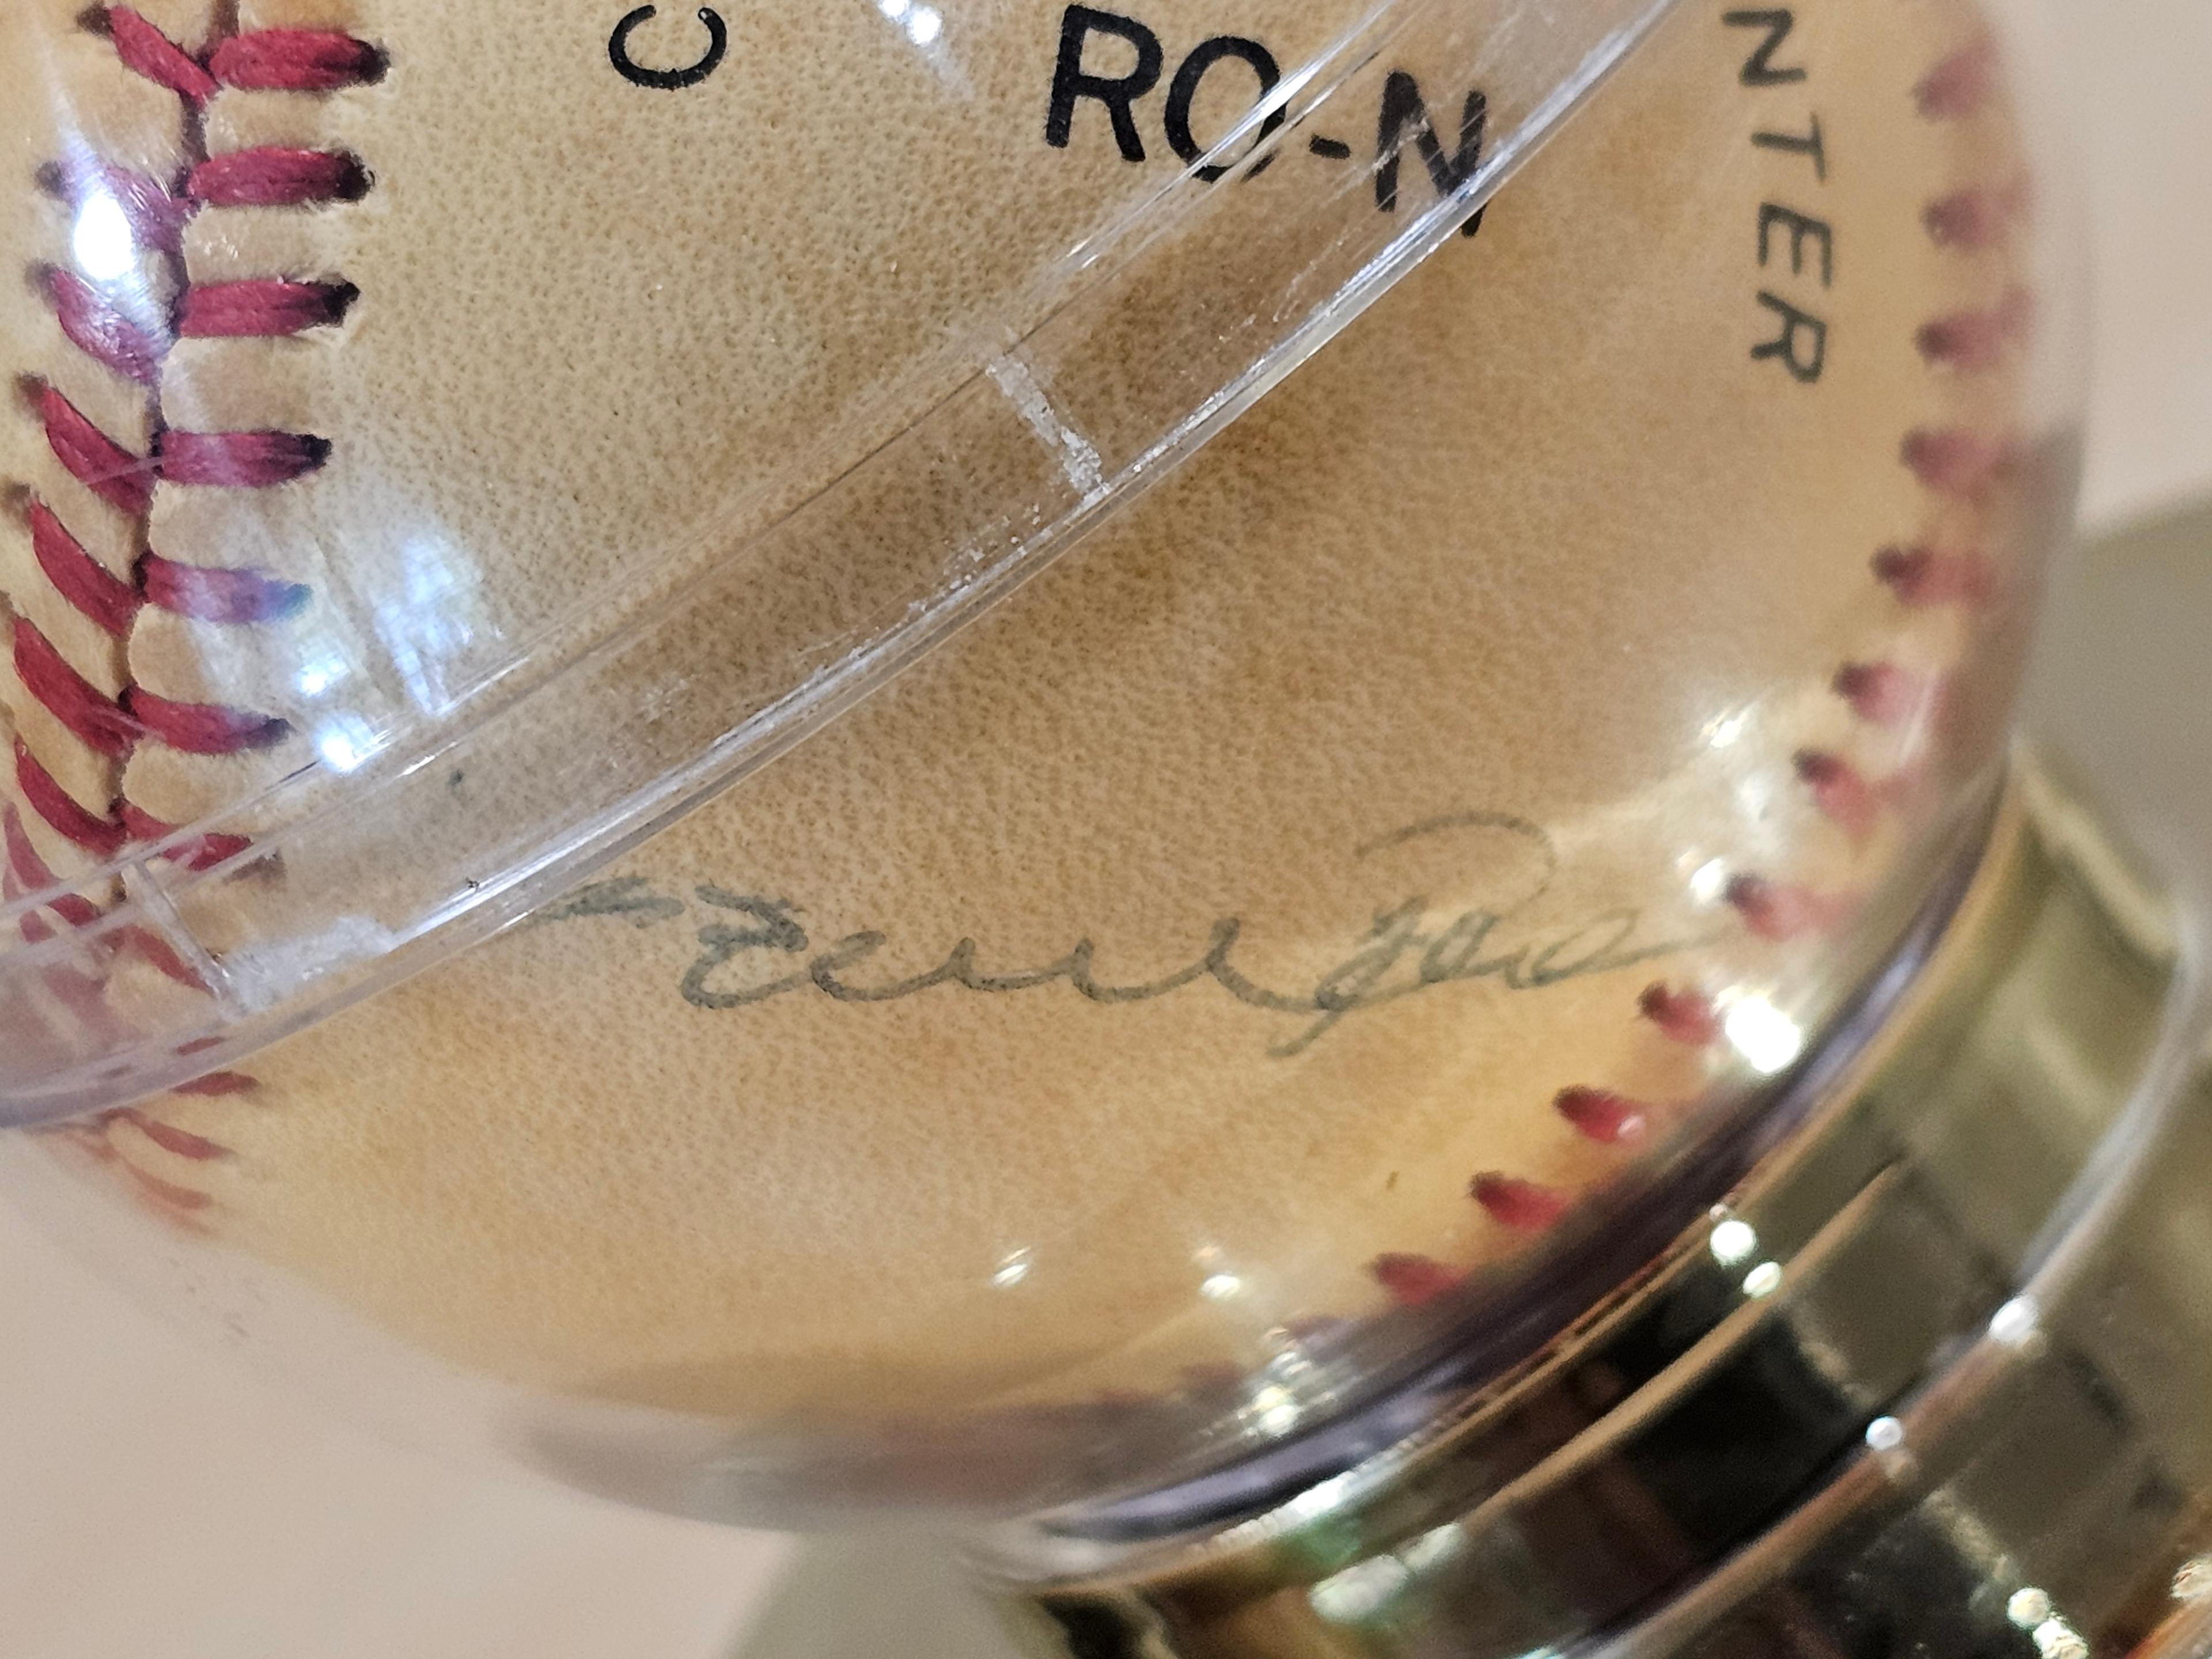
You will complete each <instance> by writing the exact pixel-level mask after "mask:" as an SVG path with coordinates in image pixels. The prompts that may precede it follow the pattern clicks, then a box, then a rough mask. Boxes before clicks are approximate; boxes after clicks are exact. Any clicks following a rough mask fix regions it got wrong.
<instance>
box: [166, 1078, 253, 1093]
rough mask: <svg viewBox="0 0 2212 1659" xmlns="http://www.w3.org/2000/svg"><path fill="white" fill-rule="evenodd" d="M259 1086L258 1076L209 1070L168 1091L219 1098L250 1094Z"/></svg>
mask: <svg viewBox="0 0 2212 1659" xmlns="http://www.w3.org/2000/svg"><path fill="white" fill-rule="evenodd" d="M260 1087H261V1079H259V1078H253V1077H247V1076H246V1074H245V1073H242V1072H210V1073H208V1074H207V1075H206V1076H205V1077H197V1078H194V1079H192V1080H191V1082H190V1083H179V1085H177V1086H176V1087H175V1088H173V1089H172V1090H170V1091H169V1092H170V1093H171V1094H173V1095H193V1096H197V1097H204V1098H220V1097H227V1096H231V1095H250V1094H253V1093H256V1092H258V1091H259V1089H260Z"/></svg>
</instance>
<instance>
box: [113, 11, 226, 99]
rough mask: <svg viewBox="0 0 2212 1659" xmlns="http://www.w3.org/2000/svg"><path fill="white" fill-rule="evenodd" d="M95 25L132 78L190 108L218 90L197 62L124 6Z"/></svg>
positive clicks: (188, 53)
mask: <svg viewBox="0 0 2212 1659" xmlns="http://www.w3.org/2000/svg"><path fill="white" fill-rule="evenodd" d="M98 21H100V22H103V23H104V24H105V25H106V29H107V36H108V39H109V40H112V41H113V42H114V43H115V55H116V56H117V57H118V58H121V59H122V60H123V66H124V67H125V69H127V70H131V73H132V74H134V75H141V76H144V77H145V78H146V79H147V80H149V81H151V82H153V83H154V84H155V86H158V87H166V88H168V90H170V91H171V92H173V93H175V94H177V96H178V97H179V98H182V99H184V100H185V101H186V102H188V103H191V104H193V105H199V104H204V103H206V102H207V101H208V100H209V99H210V98H212V97H214V96H215V95H216V93H217V92H218V91H220V90H221V88H219V87H217V86H216V79H215V76H212V75H210V74H209V73H208V72H207V70H206V69H205V67H204V66H203V65H202V64H201V63H200V62H199V60H198V59H197V58H194V57H193V56H192V55H191V53H190V52H186V51H185V49H184V48H183V47H182V46H179V45H178V44H177V43H176V42H175V41H173V40H170V39H169V37H168V36H167V35H166V34H164V33H161V30H159V29H157V28H155V27H154V26H153V25H152V24H151V23H149V22H148V21H146V20H145V19H144V18H143V17H141V16H140V15H138V14H137V12H135V11H133V10H131V9H130V8H129V7H128V6H115V7H112V8H111V9H109V10H108V11H107V13H106V15H105V16H104V17H103V18H100V19H99V20H98Z"/></svg>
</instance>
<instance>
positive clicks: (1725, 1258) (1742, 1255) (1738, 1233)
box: [1712, 1220, 1759, 1267]
mask: <svg viewBox="0 0 2212 1659" xmlns="http://www.w3.org/2000/svg"><path fill="white" fill-rule="evenodd" d="M1758 1249H1759V1234H1758V1233H1757V1231H1754V1230H1753V1227H1752V1225H1751V1224H1750V1223H1749V1222H1748V1221H1733V1220H1731V1221H1723V1222H1722V1223H1721V1225H1719V1226H1717V1227H1716V1228H1714V1229H1713V1237H1712V1252H1713V1260H1714V1261H1717V1262H1719V1263H1720V1264H1721V1266H1722V1267H1735V1266H1736V1265H1737V1264H1738V1263H1739V1262H1744V1261H1750V1260H1751V1258H1752V1256H1753V1255H1754V1254H1756V1253H1757V1251H1758Z"/></svg>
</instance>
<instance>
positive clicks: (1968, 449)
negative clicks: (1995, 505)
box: [1898, 427, 2013, 501]
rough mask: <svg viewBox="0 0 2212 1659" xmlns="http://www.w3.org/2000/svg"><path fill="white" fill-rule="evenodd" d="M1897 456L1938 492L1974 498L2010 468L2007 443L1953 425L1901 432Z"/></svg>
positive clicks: (1962, 498)
mask: <svg viewBox="0 0 2212 1659" xmlns="http://www.w3.org/2000/svg"><path fill="white" fill-rule="evenodd" d="M1898 453H1899V459H1902V460H1903V461H1904V463H1905V465H1907V466H1908V467H1910V468H1911V469H1912V473H1913V476H1914V477H1917V478H1918V479H1919V480H1920V482H1921V484H1922V485H1923V487H1924V488H1926V489H1929V490H1931V491H1933V492H1934V493H1935V494H1936V495H1949V496H1953V497H1954V498H1957V499H1959V500H1962V501H1974V500H1977V499H1978V498H1979V497H1980V496H1982V495H1984V494H1985V493H1987V491H1988V490H1989V488H1990V485H1992V484H1994V483H1996V482H1997V481H1998V480H1999V479H2000V478H2002V477H2004V476H2005V474H2006V473H2007V472H2008V471H2010V470H2011V467H2012V463H2013V451H2012V447H2011V446H2010V445H2009V444H2006V443H2002V442H2000V441H1997V440H1996V439H1992V438H1987V437H1984V436H1983V435H1981V434H1980V433H1978V432H1967V431H1964V430H1961V429H1960V428H1955V427H1922V428H1919V429H1918V430H1917V431H1913V432H1909V433H1907V434H1906V435H1905V442H1904V443H1903V445H1902V446H1900V447H1899V452H1898Z"/></svg>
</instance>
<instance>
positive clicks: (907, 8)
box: [876, 0, 945, 46]
mask: <svg viewBox="0 0 2212 1659" xmlns="http://www.w3.org/2000/svg"><path fill="white" fill-rule="evenodd" d="M876 9H877V10H878V11H880V12H882V13H883V15H884V16H886V17H888V18H890V20H891V21H892V22H894V23H896V24H897V25H898V26H899V27H901V28H902V29H903V30H905V31H906V38H907V39H908V40H911V41H913V42H914V43H915V45H916V46H933V45H934V44H935V43H936V40H937V38H938V36H939V35H941V34H943V33H945V14H944V13H942V12H940V11H939V10H938V9H937V8H936V7H934V6H929V5H921V4H918V3H916V0H876Z"/></svg>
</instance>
